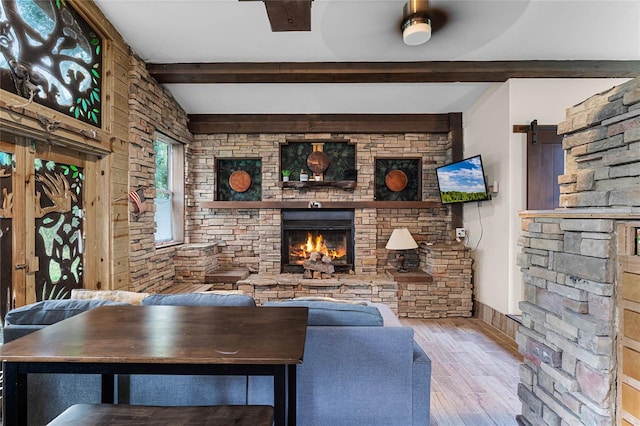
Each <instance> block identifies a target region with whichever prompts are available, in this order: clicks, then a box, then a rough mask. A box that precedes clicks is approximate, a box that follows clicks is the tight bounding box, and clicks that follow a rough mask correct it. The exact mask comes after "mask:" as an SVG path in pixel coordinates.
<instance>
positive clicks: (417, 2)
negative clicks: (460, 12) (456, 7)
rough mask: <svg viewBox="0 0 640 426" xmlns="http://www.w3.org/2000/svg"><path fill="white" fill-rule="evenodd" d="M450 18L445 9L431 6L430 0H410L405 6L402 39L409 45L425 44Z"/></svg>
mask: <svg viewBox="0 0 640 426" xmlns="http://www.w3.org/2000/svg"><path fill="white" fill-rule="evenodd" d="M448 19H449V17H448V15H447V12H445V11H444V10H443V9H438V8H432V7H429V0H409V1H408V2H407V3H406V4H405V5H404V7H403V11H402V21H401V22H400V30H401V31H402V40H403V41H404V43H405V44H406V45H408V46H418V45H421V44H424V43H426V42H427V41H429V39H430V38H431V34H432V33H434V32H436V31H438V30H439V29H441V28H442V27H443V26H444V25H445V24H446V23H447V21H448Z"/></svg>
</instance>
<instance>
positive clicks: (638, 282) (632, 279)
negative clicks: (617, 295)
mask: <svg viewBox="0 0 640 426" xmlns="http://www.w3.org/2000/svg"><path fill="white" fill-rule="evenodd" d="M621 284H622V294H621V295H622V298H623V299H627V300H631V301H633V302H637V303H640V275H639V274H633V273H631V272H622V282H621Z"/></svg>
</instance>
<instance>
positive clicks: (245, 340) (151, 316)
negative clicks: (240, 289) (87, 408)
mask: <svg viewBox="0 0 640 426" xmlns="http://www.w3.org/2000/svg"><path fill="white" fill-rule="evenodd" d="M307 316H308V309H307V308H297V307H209V306H101V307H98V308H95V309H91V310H89V311H86V312H84V313H81V314H79V315H76V316H74V317H71V318H69V319H66V320H64V321H61V322H59V323H56V324H53V325H50V326H48V327H45V328H44V329H42V330H39V331H36V332H34V333H31V334H28V335H26V336H24V337H21V338H19V339H16V340H14V341H12V342H9V343H7V344H5V345H2V346H0V359H2V361H3V371H4V400H3V419H4V424H6V425H21V424H26V416H27V412H28V407H27V392H28V389H27V376H28V374H31V373H69V374H74V373H75V374H101V375H102V402H103V403H114V402H117V401H114V375H117V374H168V375H180V374H189V375H191V374H198V375H247V376H253V375H257V376H260V375H267V376H273V378H274V422H275V424H276V425H295V422H296V366H297V365H298V364H300V363H302V361H303V355H304V345H305V338H306V329H307Z"/></svg>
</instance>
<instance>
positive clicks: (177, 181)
mask: <svg viewBox="0 0 640 426" xmlns="http://www.w3.org/2000/svg"><path fill="white" fill-rule="evenodd" d="M156 141H158V142H161V143H164V144H167V145H169V147H170V148H171V152H170V155H168V156H167V162H168V164H167V175H168V176H167V180H168V182H167V183H168V185H169V190H168V191H167V190H164V189H158V188H155V197H154V200H153V201H154V204H156V200H157V198H158V193H169V194H171V195H172V198H171V200H172V203H171V222H172V223H171V225H172V230H173V232H172V234H173V235H172V237H173V238H172V239H170V240H166V241H158V240H156V239H155V234H156V233H155V232H154V242H155V245H156V247H167V246H171V245H176V244H183V243H184V218H185V212H184V184H185V179H184V170H185V165H184V162H185V155H184V152H185V149H184V144H183V143H181V142H179V141H177V140H175V139H173V138H171V137H170V136H167V135H165V134H163V133H160V132H156V133H155V138H154V142H156ZM154 154H155V149H154ZM154 165H155V162H154ZM156 172H157V171H156V170H154V184H155V175H156ZM156 211H157V208H156V210H155V211H154V215H153V220H154V223H155V226H156V230H157V229H158V223H157V221H156V215H155V213H156Z"/></svg>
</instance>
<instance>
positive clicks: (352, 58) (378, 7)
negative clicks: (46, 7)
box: [95, 0, 640, 114]
mask: <svg viewBox="0 0 640 426" xmlns="http://www.w3.org/2000/svg"><path fill="white" fill-rule="evenodd" d="M95 3H96V4H97V5H98V7H99V8H100V9H101V10H102V11H103V12H104V14H105V15H106V17H107V18H108V19H109V21H110V22H111V23H112V24H113V25H114V26H115V27H116V29H117V30H118V31H119V32H120V33H121V34H122V36H123V37H124V39H125V40H126V41H127V43H129V44H130V45H131V47H132V48H133V50H134V51H135V52H136V53H137V54H138V55H140V57H141V58H142V59H143V60H145V61H146V62H148V63H176V62H359V61H367V62H403V61H491V60H640V0H622V1H615V0H600V1H596V0H502V1H484V0H474V1H459V0H440V1H438V0H432V1H431V5H432V7H438V8H441V9H444V10H446V11H447V12H448V14H449V21H448V23H447V24H446V26H445V27H444V28H443V29H441V30H440V31H438V32H436V33H434V34H433V37H432V39H431V40H430V41H429V42H427V43H426V44H424V45H422V46H416V47H409V46H406V45H404V44H403V42H402V37H401V34H400V30H399V24H400V20H401V18H402V7H403V5H404V3H405V0H368V1H365V0H314V1H313V3H312V9H311V31H310V32H281V33H273V32H271V30H270V27H269V21H268V19H267V14H266V10H265V6H264V4H263V3H262V2H261V1H238V0H180V1H175V0H160V1H158V0H95ZM638 75H640V70H639V71H638ZM166 87H167V88H168V89H169V90H170V91H171V92H172V94H173V95H174V97H175V98H176V99H177V101H178V102H179V103H180V104H181V105H182V106H183V108H184V109H185V110H186V112H187V113H189V114H216V113H219V114H240V113H268V112H273V113H440V112H452V111H456V112H459V111H462V112H464V111H466V110H467V109H468V108H469V107H471V106H472V105H473V104H474V103H475V101H476V100H477V99H478V98H479V97H480V96H481V95H482V94H483V93H484V92H485V91H486V90H487V89H488V88H489V87H490V84H488V83H437V84H436V83H393V84H332V83H325V84H301V83H297V84H168V85H166Z"/></svg>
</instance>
